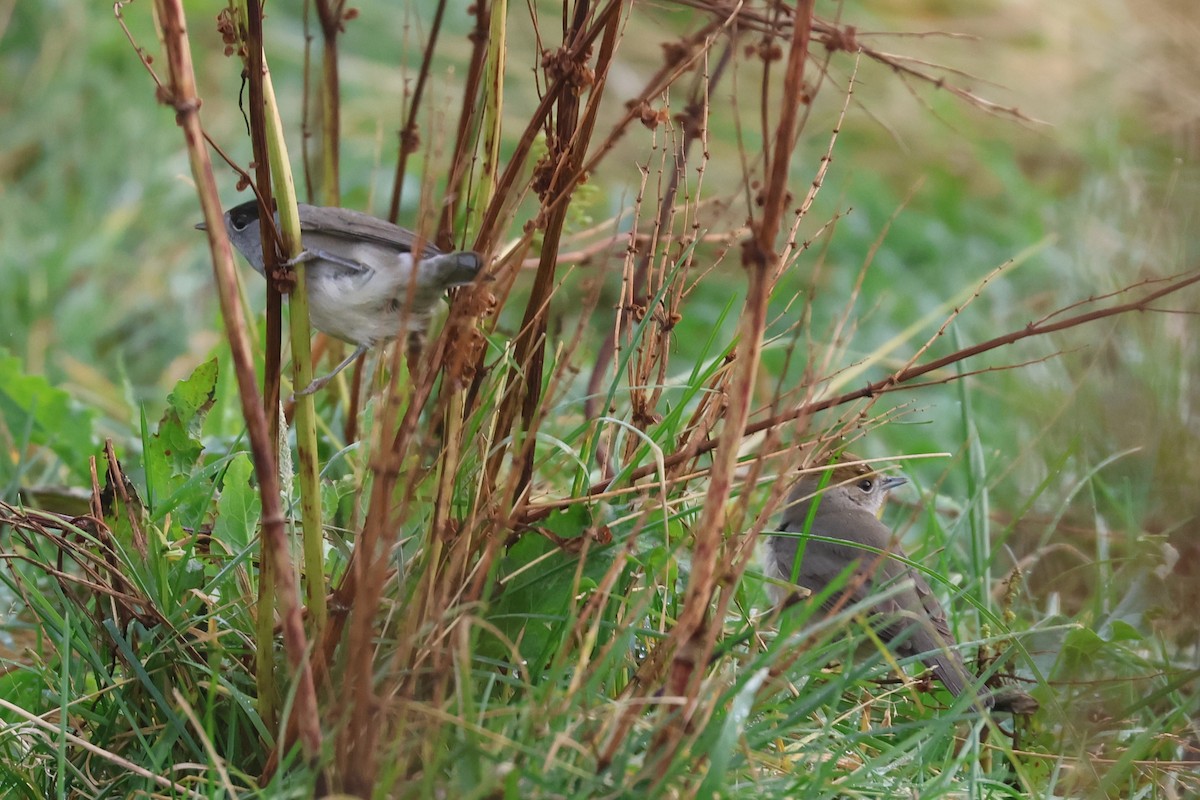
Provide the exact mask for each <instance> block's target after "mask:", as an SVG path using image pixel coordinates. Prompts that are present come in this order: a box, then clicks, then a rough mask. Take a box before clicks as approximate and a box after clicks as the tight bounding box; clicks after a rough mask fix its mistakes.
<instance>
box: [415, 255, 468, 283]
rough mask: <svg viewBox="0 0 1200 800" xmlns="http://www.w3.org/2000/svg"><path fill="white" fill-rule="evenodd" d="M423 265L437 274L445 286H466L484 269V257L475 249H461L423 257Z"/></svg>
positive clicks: (425, 268)
mask: <svg viewBox="0 0 1200 800" xmlns="http://www.w3.org/2000/svg"><path fill="white" fill-rule="evenodd" d="M421 267H422V269H423V270H431V271H432V272H433V273H434V274H435V275H437V276H438V278H439V280H440V282H441V283H442V285H443V286H446V287H450V286H464V285H466V284H468V283H471V282H472V281H474V280H475V276H476V275H478V274H479V270H481V269H483V259H482V258H481V257H480V256H479V254H478V253H476V252H474V251H473V250H459V251H457V252H454V253H443V254H441V255H436V256H433V257H432V258H425V259H422V260H421Z"/></svg>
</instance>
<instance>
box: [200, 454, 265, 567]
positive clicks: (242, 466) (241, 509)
mask: <svg viewBox="0 0 1200 800" xmlns="http://www.w3.org/2000/svg"><path fill="white" fill-rule="evenodd" d="M253 477H254V464H253V463H251V461H250V457H249V456H247V455H246V454H245V453H238V454H236V455H235V456H233V458H232V459H230V462H229V466H228V467H227V468H226V470H225V478H224V480H223V481H222V482H221V497H220V498H219V499H218V500H217V518H216V520H215V521H214V522H213V531H212V535H213V538H214V539H216V540H217V541H219V542H221V543H222V544H224V545H225V548H226V549H227V550H228V551H229V552H230V553H240V552H242V551H243V550H245V549H246V547H247V546H248V545H249V544H250V542H251V540H252V539H253V538H254V536H255V534H256V532H257V531H258V520H259V517H260V516H261V515H262V500H261V499H260V498H259V496H258V490H257V489H256V488H255V487H254V485H253V483H252V478H253Z"/></svg>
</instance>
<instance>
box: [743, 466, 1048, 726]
mask: <svg viewBox="0 0 1200 800" xmlns="http://www.w3.org/2000/svg"><path fill="white" fill-rule="evenodd" d="M847 461H853V458H852V457H850V456H848V455H843V457H842V460H841V463H838V464H836V465H833V466H831V468H830V469H828V470H825V471H822V472H818V473H815V474H811V475H807V476H805V477H804V478H803V479H801V481H800V482H799V483H798V484H797V485H796V488H795V489H793V490H792V493H791V495H790V496H789V498H788V504H787V508H786V509H785V510H784V513H783V519H782V525H781V529H782V530H783V531H789V532H793V533H803V532H807V533H809V534H812V535H815V536H821V537H825V538H827V539H833V540H837V541H835V542H827V541H819V540H816V539H804V540H803V543H802V540H801V538H800V537H797V536H788V535H773V536H770V537H769V538H768V545H767V551H768V555H767V562H768V563H767V571H768V573H769V574H771V575H772V577H775V578H777V579H779V580H781V581H784V582H786V583H791V584H795V585H798V586H801V587H803V588H805V589H808V590H809V591H810V592H812V593H813V594H816V595H819V594H821V593H823V592H824V591H825V590H826V589H828V588H829V585H830V584H831V583H832V582H833V581H834V580H835V579H836V578H838V577H839V576H842V575H846V578H845V581H844V583H843V584H842V586H843V589H842V590H841V591H834V592H832V593H831V594H830V596H829V597H826V598H825V599H824V600H823V601H822V608H821V610H822V611H824V612H831V611H833V610H834V609H835V608H847V607H850V606H853V605H855V604H858V603H862V602H864V601H868V602H869V599H870V598H871V597H872V596H873V595H876V594H878V595H879V599H878V601H877V602H875V603H874V605H869V606H868V607H869V609H870V610H869V612H868V618H869V623H870V624H871V626H872V627H873V628H874V629H875V630H876V631H877V632H878V634H879V636H880V638H882V639H883V640H884V641H885V642H887V643H888V645H889V646H890V647H891V648H892V650H893V651H894V652H895V653H896V654H897V655H899V656H900V657H902V658H906V657H916V658H918V659H920V661H921V662H922V663H923V664H925V665H926V666H927V667H929V668H930V669H932V670H933V673H934V675H935V676H936V677H937V678H938V680H940V681H941V682H942V684H943V685H944V686H945V687H946V689H947V690H949V691H950V693H951V694H953V695H955V696H958V695H960V694H962V693H963V692H964V691H966V690H967V689H968V687H970V686H972V685H973V684H974V682H975V679H974V677H973V676H972V675H971V674H970V673H969V672H968V671H967V669H966V666H965V665H964V664H963V661H962V657H961V656H960V655H959V654H958V643H957V642H956V641H955V638H954V634H953V633H951V632H950V625H949V623H948V622H947V621H946V612H945V610H944V609H943V608H942V604H941V603H939V602H938V599H937V597H936V596H935V595H934V593H933V590H932V589H931V588H930V587H929V583H928V581H926V580H925V578H924V577H923V576H922V575H921V574H920V573H919V572H918V571H916V570H914V569H912V568H911V567H909V566H908V565H907V564H905V563H904V562H902V561H898V560H896V559H895V558H892V557H891V556H898V557H899V558H906V556H905V555H904V552H903V551H902V550H901V549H900V547H899V544H898V543H897V541H896V537H895V535H894V534H893V533H892V531H891V530H889V529H888V528H887V527H886V526H885V525H884V524H883V523H882V522H880V521H879V514H880V512H881V511H882V509H883V504H884V501H885V500H886V499H887V495H888V492H890V491H891V490H892V489H895V488H896V487H897V486H900V485H902V484H904V483H905V482H906V481H905V479H904V478H902V477H899V476H891V475H883V474H881V473H878V472H876V471H874V470H873V469H872V468H871V467H870V466H868V465H867V464H865V463H861V462H860V463H846V462H847ZM826 474H827V475H828V477H827V478H826V477H825V476H826ZM839 542H844V543H845V544H841V543H839ZM864 545H865V546H867V547H870V548H874V550H878V551H881V553H880V552H873V551H872V550H866V549H863V546H864ZM846 594H848V595H849V596H848V597H844V596H843V595H846ZM776 599H777V600H778V601H780V602H782V603H784V604H790V603H793V602H796V601H797V599H798V595H797V594H796V593H795V592H789V591H787V590H786V589H785V590H782V591H777V593H776ZM979 701H980V702H981V703H982V704H983V705H984V706H985V707H989V708H990V707H993V706H995V708H996V709H997V710H1004V711H1013V712H1015V713H1032V711H1033V710H1035V709H1036V708H1037V703H1036V701H1035V700H1033V698H1032V697H1030V696H1029V695H1027V694H1025V693H1024V692H1021V691H1019V690H1015V689H1014V690H1007V691H1006V690H1002V691H1000V692H997V693H995V694H993V693H990V692H981V693H980V695H979Z"/></svg>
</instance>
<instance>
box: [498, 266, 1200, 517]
mask: <svg viewBox="0 0 1200 800" xmlns="http://www.w3.org/2000/svg"><path fill="white" fill-rule="evenodd" d="M1148 282H1149V281H1143V282H1142V283H1148ZM1153 282H1155V283H1157V282H1159V281H1158V280H1157V279H1155V280H1154V281H1153ZM1197 283H1200V270H1196V271H1192V272H1187V273H1181V274H1180V275H1179V276H1178V277H1177V278H1175V279H1173V280H1171V281H1170V282H1169V283H1168V284H1167V285H1166V286H1163V287H1161V288H1159V289H1157V290H1155V291H1153V292H1151V293H1150V294H1148V295H1146V296H1145V297H1142V298H1139V299H1137V300H1132V301H1130V302H1127V303H1121V304H1118V305H1116V306H1110V307H1108V308H1101V309H1096V310H1094V311H1088V312H1085V313H1082V314H1077V315H1075V316H1072V317H1068V318H1066V319H1063V320H1060V321H1058V322H1054V323H1049V322H1040V323H1032V322H1031V323H1029V324H1028V325H1026V326H1025V327H1024V328H1021V329H1019V330H1015V331H1011V332H1009V333H1006V334H1003V335H1001V336H996V337H993V338H991V339H988V340H986V341H984V342H980V343H979V344H976V345H972V346H970V347H964V348H962V349H960V350H956V351H954V352H953V353H950V354H948V355H945V356H942V357H940V358H937V359H934V360H932V361H930V362H927V363H925V364H914V365H911V366H908V367H905V368H904V369H901V370H899V371H897V372H894V373H892V374H891V375H889V376H888V377H886V378H884V379H882V380H879V381H874V382H872V383H869V384H867V385H866V386H864V387H863V388H861V389H855V390H853V391H850V392H845V393H843V394H839V395H837V396H834V397H830V398H825V399H822V400H814V401H811V402H806V403H802V404H800V405H798V406H796V407H794V408H791V409H788V410H787V411H784V412H781V413H778V414H773V415H771V416H770V417H767V418H765V419H763V420H760V421H758V422H753V423H750V424H748V425H747V426H746V429H745V435H746V436H752V435H754V434H756V433H762V432H763V431H767V430H769V429H771V428H774V427H777V426H779V425H782V424H784V423H787V422H790V421H793V420H796V419H799V418H802V417H805V416H809V415H812V414H816V413H818V412H821V411H826V410H828V409H830V408H835V407H837V406H840V405H845V404H846V403H850V402H853V401H855V400H861V399H864V398H874V397H878V396H881V395H884V394H889V393H891V392H895V391H898V390H900V389H911V388H915V387H917V386H923V385H925V384H913V383H912V381H913V380H915V379H916V378H919V377H921V376H923V375H928V374H930V373H932V372H935V371H937V370H941V369H943V368H945V367H948V366H950V365H951V364H956V363H958V362H960V361H965V360H966V359H968V358H971V357H973V356H977V355H981V354H983V353H987V352H990V351H992V350H996V349H999V348H1001V347H1005V346H1007V345H1011V344H1015V343H1016V342H1019V341H1021V340H1023V339H1029V338H1033V337H1037V336H1046V335H1048V334H1051V333H1057V332H1060V331H1064V330H1068V329H1070V328H1076V327H1079V326H1081V325H1086V324H1088V323H1090V322H1095V321H1097V320H1101V319H1107V318H1109V317H1116V316H1119V315H1121V314H1126V313H1129V312H1133V311H1146V312H1150V311H1153V309H1154V306H1153V305H1152V304H1153V303H1154V302H1156V301H1158V300H1161V299H1162V298H1164V297H1167V296H1169V295H1173V294H1176V293H1178V292H1181V291H1183V290H1184V289H1186V288H1188V287H1189V286H1193V285H1195V284H1197ZM1119 293H1120V292H1116V293H1112V294H1119ZM1105 296H1107V295H1105ZM1081 302H1086V301H1081ZM1071 305H1072V307H1076V306H1078V305H1079V303H1073V304H1071ZM1055 316H1057V312H1056V313H1052V314H1050V315H1048V317H1046V319H1050V318H1053V317H1055ZM1034 363H1036V362H1034ZM992 369H996V368H992ZM984 371H987V370H984ZM959 377H965V376H959V375H957V374H956V375H954V376H950V377H948V378H946V379H945V380H941V379H939V380H938V381H936V383H937V384H940V383H947V382H950V381H953V380H956V379H958V378H959ZM719 446H720V442H719V441H718V440H706V441H703V442H699V443H698V444H696V445H695V447H694V448H693V449H689V450H687V451H680V452H677V453H673V454H671V455H669V456H667V457H666V459H665V462H666V465H667V466H668V467H672V466H675V465H678V464H680V463H683V462H686V461H688V460H690V459H693V458H695V457H696V456H697V455H700V454H703V453H708V452H711V451H713V450H716V449H717V448H718V447H719ZM655 470H656V467H655V466H654V465H650V466H646V467H639V468H637V469H635V470H632V471H631V472H630V474H629V476H628V479H629V481H630V482H634V481H638V480H641V479H643V478H646V477H648V476H650V475H652V474H654V472H655ZM610 483H611V481H599V482H597V483H595V484H593V485H592V486H590V487H589V488H588V490H587V492H586V496H588V497H594V496H599V495H601V494H603V493H605V492H608V491H609V490H610V486H609V484H610ZM550 511H551V508H550V507H548V506H547V505H546V504H544V503H543V504H539V505H537V506H533V505H527V506H525V507H523V508H521V509H518V510H517V512H516V514H515V515H514V516H515V517H516V519H517V520H518V521H519V523H520V524H522V525H530V524H533V523H535V522H537V521H538V520H541V519H544V518H545V517H546V515H547V514H549V513H550Z"/></svg>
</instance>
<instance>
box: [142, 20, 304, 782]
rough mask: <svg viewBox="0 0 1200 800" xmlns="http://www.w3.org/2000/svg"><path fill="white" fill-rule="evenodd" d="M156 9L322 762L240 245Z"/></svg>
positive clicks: (166, 97)
mask: <svg viewBox="0 0 1200 800" xmlns="http://www.w3.org/2000/svg"><path fill="white" fill-rule="evenodd" d="M155 8H156V10H157V13H158V19H159V20H160V22H161V25H162V39H163V46H164V48H165V49H166V54H167V64H168V71H169V75H170V78H169V82H168V84H167V85H166V86H165V87H160V91H159V100H160V102H162V103H164V104H166V105H169V106H171V107H172V108H173V109H174V110H175V118H176V122H177V123H178V124H179V126H180V127H181V128H182V129H183V132H184V138H185V141H186V143H187V150H188V155H189V158H190V160H191V166H192V176H193V178H194V180H195V181H196V186H197V191H198V192H199V195H200V203H201V206H202V208H203V211H204V220H205V223H206V224H207V234H208V240H209V247H210V249H211V250H212V253H213V271H214V278H215V280H216V284H217V294H218V298H219V300H220V306H221V314H222V317H223V319H224V322H225V329H226V332H227V335H228V337H229V346H230V351H231V354H232V357H233V364H234V373H235V375H236V377H237V381H238V390H239V391H238V396H239V399H240V400H241V404H242V415H243V417H244V419H245V421H246V428H247V435H248V438H249V441H250V451H251V455H252V456H253V459H254V467H255V473H256V475H257V477H258V481H259V485H260V486H261V487H262V492H261V496H262V506H263V512H262V526H263V534H262V535H263V543H264V547H266V549H267V550H268V552H269V557H270V558H272V559H273V560H274V561H275V567H276V580H277V588H278V593H279V600H280V614H281V617H282V621H283V641H284V649H285V651H286V653H287V659H288V665H289V666H290V668H291V669H292V671H293V674H294V675H295V679H296V681H297V690H296V696H295V709H294V713H295V717H296V720H297V724H298V726H299V731H300V740H301V742H302V744H303V746H304V752H305V754H306V755H307V756H308V757H309V758H310V759H312V760H314V761H315V760H316V758H317V757H318V756H319V754H320V752H321V727H320V720H319V714H318V709H317V698H316V691H315V688H314V685H313V678H312V670H311V669H310V667H309V665H308V661H307V659H306V657H305V656H306V651H307V649H308V645H307V643H306V641H305V635H304V625H303V621H302V620H301V616H300V598H299V592H298V589H297V586H296V582H295V578H294V573H293V565H292V561H291V556H290V551H289V547H288V540H287V535H286V533H285V531H284V527H283V526H284V516H283V510H282V506H281V503H280V493H279V492H280V489H279V473H278V470H277V468H276V464H275V457H274V454H273V450H274V443H273V442H272V441H271V440H270V438H269V434H268V428H267V421H266V415H265V414H264V413H263V405H262V402H261V400H260V398H259V395H258V388H257V386H256V385H255V378H254V360H253V357H252V356H251V354H250V343H249V336H248V335H247V333H246V327H245V322H244V319H245V315H244V313H243V311H242V308H241V300H240V298H239V297H238V293H237V276H236V274H235V268H234V264H233V250H232V248H231V246H230V244H229V238H228V236H226V234H225V226H224V224H223V223H222V215H223V210H222V208H221V202H220V199H219V198H218V196H217V188H216V180H215V178H214V176H213V172H212V162H211V161H210V160H209V157H208V151H207V150H206V149H205V147H204V141H205V138H204V133H203V130H202V127H201V125H200V113H199V112H200V102H199V99H198V98H197V96H196V82H195V74H194V71H193V68H192V57H191V48H190V45H189V42H188V37H187V28H186V24H185V19H184V13H183V3H182V0H156V3H155Z"/></svg>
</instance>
